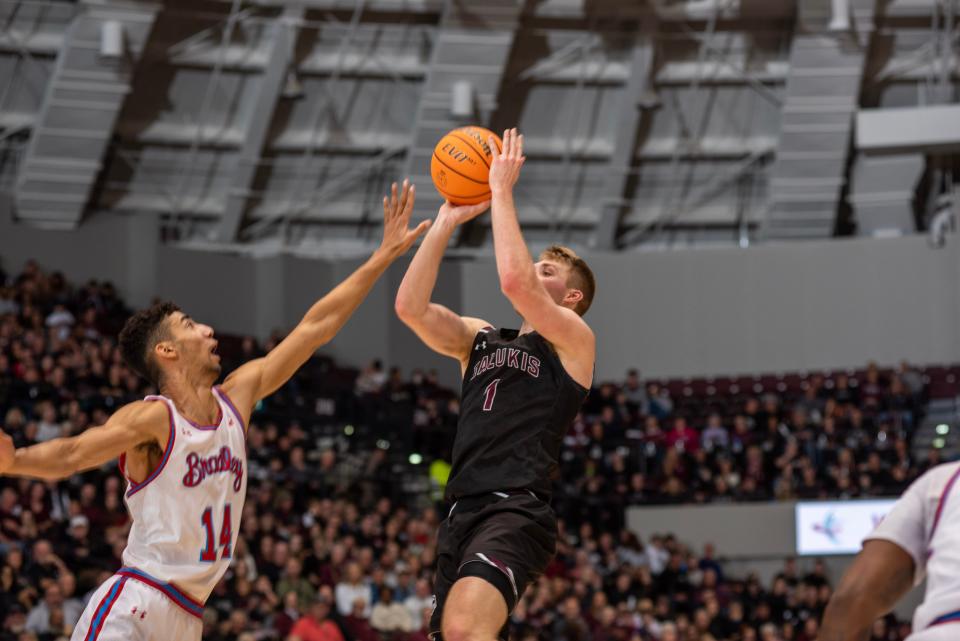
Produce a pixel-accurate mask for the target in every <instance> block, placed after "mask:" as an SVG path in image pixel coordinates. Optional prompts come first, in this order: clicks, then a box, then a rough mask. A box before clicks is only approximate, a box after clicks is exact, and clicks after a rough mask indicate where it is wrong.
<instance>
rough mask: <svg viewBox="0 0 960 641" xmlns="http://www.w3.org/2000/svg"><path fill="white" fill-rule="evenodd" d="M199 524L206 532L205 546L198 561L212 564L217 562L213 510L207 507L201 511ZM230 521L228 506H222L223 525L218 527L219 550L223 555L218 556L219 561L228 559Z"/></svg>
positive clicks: (231, 537) (231, 534) (231, 533)
mask: <svg viewBox="0 0 960 641" xmlns="http://www.w3.org/2000/svg"><path fill="white" fill-rule="evenodd" d="M200 524H201V526H202V527H203V528H204V531H205V532H206V538H207V544H206V546H205V547H204V548H203V549H202V550H200V560H201V561H203V562H204V563H214V562H216V561H217V552H218V550H217V546H216V545H215V544H214V540H215V538H216V534H215V532H214V530H213V508H212V507H208V508H207V509H205V510H204V511H203V516H201V517H200ZM232 527H233V526H232V521H231V520H230V504H229V503H227V504H226V505H224V506H223V525H222V526H220V546H219V547H220V548H221V549H222V550H223V553H222V554H220V555H219V558H221V559H229V558H230V542H231V540H232V539H233V529H232Z"/></svg>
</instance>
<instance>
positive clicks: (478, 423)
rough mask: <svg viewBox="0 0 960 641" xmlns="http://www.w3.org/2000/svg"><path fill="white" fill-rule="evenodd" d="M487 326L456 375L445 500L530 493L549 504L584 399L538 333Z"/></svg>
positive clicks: (579, 387)
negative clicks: (456, 413) (456, 411)
mask: <svg viewBox="0 0 960 641" xmlns="http://www.w3.org/2000/svg"><path fill="white" fill-rule="evenodd" d="M518 334H519V332H518V331H517V330H513V329H499V330H498V329H494V328H486V329H483V330H480V332H479V333H477V336H476V337H475V338H474V340H473V351H472V352H471V354H470V362H469V364H468V365H467V370H466V372H465V373H464V376H463V384H462V389H461V394H460V420H459V421H458V423H457V435H456V438H455V439H454V442H453V466H452V469H451V470H450V479H449V481H448V483H447V498H449V499H457V498H459V497H463V496H468V495H471V494H483V493H486V492H494V491H497V490H530V491H532V492H534V493H536V494H537V496H539V497H540V498H542V499H549V497H550V493H551V490H552V479H553V477H554V475H555V474H556V472H557V470H558V468H559V458H560V445H561V443H562V441H563V437H564V436H565V435H566V433H567V430H568V429H569V427H570V423H572V422H573V419H574V418H575V417H576V415H577V412H578V411H579V410H580V406H581V405H582V404H583V401H584V399H586V397H587V391H588V390H586V389H585V388H584V387H583V386H582V385H580V384H578V383H577V382H576V381H574V380H573V379H572V378H570V375H569V374H568V373H567V371H566V370H565V369H564V367H563V364H562V363H561V362H560V358H559V357H558V356H557V354H556V352H554V351H553V348H552V347H551V345H550V343H548V342H547V340H546V339H545V338H543V336H541V335H540V334H538V333H537V332H531V333H529V334H524V335H523V336H519V335H518Z"/></svg>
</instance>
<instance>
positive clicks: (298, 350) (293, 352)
mask: <svg viewBox="0 0 960 641" xmlns="http://www.w3.org/2000/svg"><path fill="white" fill-rule="evenodd" d="M414 195H415V194H414V188H413V186H412V185H410V184H409V183H408V182H407V181H406V180H404V181H403V185H402V187H401V188H400V189H399V190H398V189H397V184H396V183H394V184H393V186H392V188H391V193H390V196H389V197H384V199H383V240H382V242H381V244H380V247H379V248H377V250H376V251H375V252H373V254H372V255H371V256H370V258H369V259H368V260H367V261H366V262H365V263H364V264H363V265H361V266H360V267H359V268H358V269H357V270H356V271H355V272H353V273H352V274H351V275H350V276H348V277H347V279H346V280H344V281H343V282H342V283H340V284H339V285H337V286H336V287H335V288H333V289H332V290H331V291H330V292H329V293H328V294H327V295H326V296H324V297H323V298H321V299H320V300H318V301H317V302H316V303H314V305H313V307H311V308H310V309H309V310H308V311H307V313H306V315H305V316H304V317H303V320H301V321H300V323H299V324H298V325H297V326H296V327H295V328H294V329H293V331H291V332H290V334H289V335H288V336H287V337H286V338H285V339H284V340H283V341H282V342H281V343H280V344H279V345H277V346H276V347H275V348H274V349H273V350H271V352H270V353H269V354H267V355H266V356H264V357H263V358H258V359H256V360H253V361H250V362H249V363H246V364H244V365H243V366H241V367H239V368H237V370H236V371H234V372H233V373H232V374H230V376H228V377H227V380H226V381H224V384H223V387H224V389H225V390H226V391H227V392H228V393H229V394H230V396H231V397H232V398H233V399H234V400H235V401H236V402H237V404H238V405H239V406H240V407H241V408H242V409H243V408H246V410H247V411H249V408H251V407H253V405H254V404H255V403H256V402H257V401H259V400H260V399H262V398H264V397H265V396H269V395H270V394H272V393H273V392H275V391H276V390H277V389H278V388H280V387H281V386H282V385H283V384H284V383H286V382H287V381H288V380H289V379H290V377H291V376H293V374H294V372H296V371H297V370H298V369H299V368H300V366H302V365H303V364H304V363H305V362H307V360H308V359H309V358H310V357H311V356H312V355H313V354H314V352H316V351H317V349H318V348H320V347H321V346H322V345H324V344H326V343H328V342H329V341H330V340H331V339H333V337H334V336H336V335H337V332H339V331H340V328H341V327H343V325H344V324H345V323H346V322H347V319H348V318H350V316H351V315H352V314H353V312H354V311H356V309H357V307H359V306H360V303H362V302H363V300H364V299H365V298H366V297H367V294H369V293H370V290H371V289H372V288H373V286H374V284H375V283H376V282H377V280H378V279H379V278H380V276H381V275H382V274H383V272H384V271H385V270H386V269H387V267H389V266H390V264H391V263H392V262H393V261H394V260H396V259H397V258H398V257H399V256H401V255H403V254H404V253H405V252H406V251H407V250H408V249H410V246H411V245H413V243H414V242H415V241H416V240H417V238H419V237H420V236H421V235H422V234H423V233H424V232H425V231H426V230H427V229H428V228H429V226H430V221H424V222H422V223H421V224H420V225H418V226H417V227H416V228H415V229H409V227H408V226H409V223H410V214H411V213H412V212H413V202H414Z"/></svg>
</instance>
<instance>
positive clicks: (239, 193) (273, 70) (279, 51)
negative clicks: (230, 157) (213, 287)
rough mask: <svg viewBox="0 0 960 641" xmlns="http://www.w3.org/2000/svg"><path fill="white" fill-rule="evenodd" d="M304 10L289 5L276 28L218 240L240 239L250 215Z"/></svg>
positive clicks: (250, 116)
mask: <svg viewBox="0 0 960 641" xmlns="http://www.w3.org/2000/svg"><path fill="white" fill-rule="evenodd" d="M303 13H304V11H303V7H301V6H288V7H287V8H286V9H284V12H283V16H282V17H281V18H280V19H279V20H277V21H276V22H275V23H274V25H273V28H272V29H273V36H272V40H271V44H270V50H269V55H268V57H267V64H266V68H265V69H264V72H263V77H262V78H261V80H260V90H259V91H258V92H257V100H256V103H255V104H254V106H253V109H252V111H251V113H250V115H249V117H248V119H247V130H246V135H245V137H244V142H243V147H241V149H240V155H239V158H238V160H237V164H236V166H235V167H234V169H233V176H232V177H231V179H230V187H229V189H228V191H227V204H226V208H225V210H224V213H223V218H222V219H221V221H220V226H219V229H218V231H217V240H218V241H220V242H223V243H230V242H234V241H235V240H237V235H238V233H239V231H240V225H241V223H242V222H243V215H244V213H245V212H246V208H247V201H248V195H249V191H250V186H251V184H252V183H253V179H254V176H255V175H256V172H257V167H258V165H259V162H260V157H261V154H262V152H263V147H264V143H266V140H267V134H268V133H269V130H270V124H271V122H272V121H273V112H274V109H275V108H276V106H277V102H278V100H279V99H280V92H281V89H282V87H283V83H284V81H285V79H286V74H287V71H288V70H289V69H290V68H291V64H292V62H293V54H294V45H295V43H296V41H297V35H298V34H299V26H298V25H299V24H300V21H301V20H302V18H303Z"/></svg>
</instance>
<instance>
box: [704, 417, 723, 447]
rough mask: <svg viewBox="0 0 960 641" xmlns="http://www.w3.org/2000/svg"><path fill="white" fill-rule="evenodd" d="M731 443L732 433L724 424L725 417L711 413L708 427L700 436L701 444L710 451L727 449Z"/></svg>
mask: <svg viewBox="0 0 960 641" xmlns="http://www.w3.org/2000/svg"><path fill="white" fill-rule="evenodd" d="M729 445H730V435H729V434H728V433H727V429H726V428H725V427H724V426H723V419H721V418H720V415H719V414H711V415H710V418H708V419H707V427H706V428H705V429H704V430H703V434H702V435H701V437H700V446H701V447H702V448H703V449H704V450H706V451H708V452H713V451H714V450H726V449H727V447H728V446H729Z"/></svg>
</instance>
